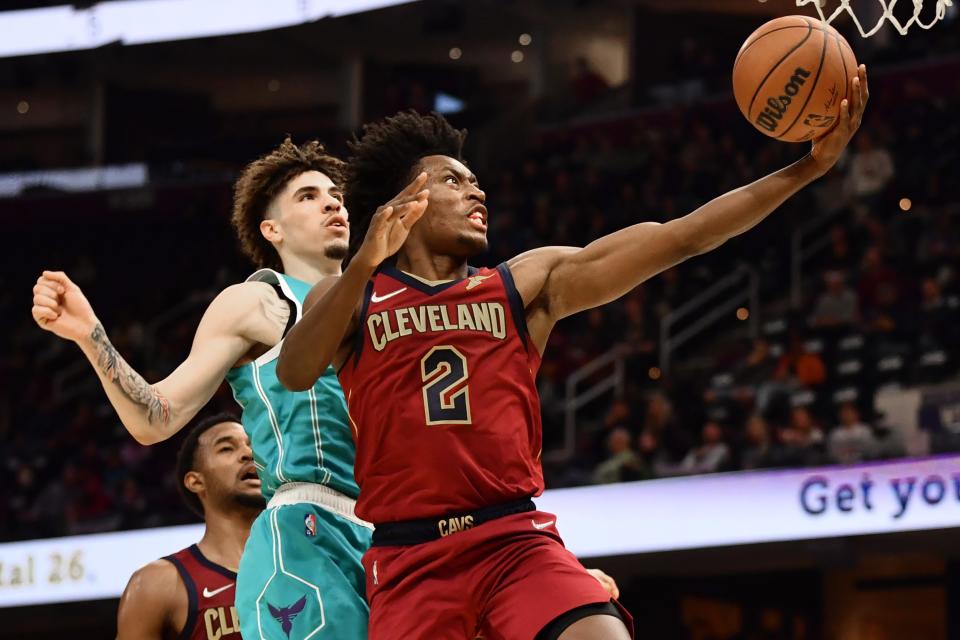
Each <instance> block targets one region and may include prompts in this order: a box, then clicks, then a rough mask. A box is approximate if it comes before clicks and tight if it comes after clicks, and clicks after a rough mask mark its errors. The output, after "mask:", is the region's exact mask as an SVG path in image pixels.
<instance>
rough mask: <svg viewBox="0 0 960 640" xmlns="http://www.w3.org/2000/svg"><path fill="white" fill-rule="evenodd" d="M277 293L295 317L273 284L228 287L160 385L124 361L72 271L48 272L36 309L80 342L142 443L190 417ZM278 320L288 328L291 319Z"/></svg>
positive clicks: (50, 327)
mask: <svg viewBox="0 0 960 640" xmlns="http://www.w3.org/2000/svg"><path fill="white" fill-rule="evenodd" d="M271 298H272V299H275V300H276V301H275V302H274V303H273V306H274V307H276V309H275V310H273V313H276V314H279V315H289V309H288V308H287V306H286V305H285V304H282V303H281V302H280V301H279V299H278V298H277V296H276V294H275V293H274V292H273V290H272V289H271V288H270V287H269V286H268V285H266V284H263V283H245V284H242V285H234V286H232V287H229V288H228V289H226V290H224V291H223V292H221V293H220V295H219V296H217V298H216V299H215V300H214V301H213V302H212V303H211V304H210V306H209V308H208V309H207V311H206V312H205V313H204V316H203V319H202V320H201V321H200V325H199V326H198V328H197V332H196V335H195V336H194V340H193V346H192V347H191V350H190V355H189V356H188V357H187V359H186V360H185V361H184V362H183V363H182V364H181V365H180V366H179V367H177V369H176V370H175V371H174V372H173V373H171V374H170V375H169V376H167V377H166V378H165V379H163V380H162V381H160V382H158V383H156V384H150V383H148V382H147V381H146V380H144V378H143V376H141V375H140V374H139V373H137V371H136V370H134V369H133V367H131V366H130V364H129V363H127V361H126V360H124V359H123V357H122V356H121V355H120V353H119V352H118V351H117V349H116V348H115V347H114V346H113V344H111V342H110V339H109V338H108V337H107V333H106V331H105V330H104V328H103V325H102V324H100V321H99V320H98V319H97V316H96V315H95V314H94V312H93V308H92V307H91V306H90V303H89V302H88V301H87V299H86V297H85V296H84V295H83V292H82V291H81V290H80V287H78V286H77V285H76V284H74V283H73V282H72V281H71V280H70V278H68V277H67V275H66V274H65V273H63V272H59V271H44V272H43V275H41V276H40V278H39V279H38V280H37V284H36V285H35V286H34V295H33V310H32V311H33V318H34V320H36V322H37V324H39V325H40V326H41V327H42V328H44V329H46V330H47V331H50V332H52V333H54V334H56V335H58V336H60V337H61V338H65V339H67V340H71V341H73V342H75V343H76V344H77V346H79V347H80V349H81V350H82V351H83V353H84V355H85V356H87V359H88V360H89V361H90V363H91V364H92V365H93V368H94V370H95V371H96V373H97V376H98V377H99V378H100V382H101V384H102V385H103V388H104V391H106V394H107V398H108V399H109V400H110V404H112V405H113V408H114V409H115V410H116V412H117V415H118V416H119V417H120V420H121V422H123V425H124V427H126V429H127V431H129V432H130V434H131V435H132V436H133V437H134V438H135V439H136V440H137V441H138V442H140V443H141V444H154V443H156V442H160V441H162V440H166V439H167V438H169V437H170V436H172V435H173V434H174V433H176V432H177V431H178V430H179V429H181V428H182V427H183V426H184V425H185V424H186V423H187V422H189V421H190V419H191V418H193V416H195V415H196V414H197V412H198V411H199V410H200V409H201V408H202V407H203V405H204V404H206V403H207V401H209V400H210V398H211V397H212V396H213V394H214V393H215V392H216V390H217V387H218V386H219V385H220V383H221V382H222V381H223V377H224V375H226V372H227V371H228V370H229V369H230V367H232V366H233V365H234V364H235V363H236V362H237V360H239V359H240V358H241V357H242V356H243V355H244V354H245V353H247V352H248V351H249V350H250V349H251V347H252V346H253V344H254V340H253V339H251V338H250V337H248V336H250V335H254V334H255V333H256V329H257V327H258V325H263V324H264V323H265V321H266V320H267V318H266V315H267V314H268V313H269V312H271V307H270V305H271V302H270V300H271ZM278 322H279V326H280V327H283V326H284V323H285V322H286V318H285V317H284V318H282V322H280V321H279V320H278ZM261 332H262V330H261ZM277 339H278V340H279V337H278V338H277Z"/></svg>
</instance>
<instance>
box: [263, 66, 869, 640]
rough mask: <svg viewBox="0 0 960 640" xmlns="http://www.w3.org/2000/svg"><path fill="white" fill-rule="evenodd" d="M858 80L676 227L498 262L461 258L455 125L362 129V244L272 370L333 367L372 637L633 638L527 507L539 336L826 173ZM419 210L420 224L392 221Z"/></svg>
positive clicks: (480, 226)
mask: <svg viewBox="0 0 960 640" xmlns="http://www.w3.org/2000/svg"><path fill="white" fill-rule="evenodd" d="M866 88H867V87H866V69H865V68H864V67H861V68H860V69H859V70H858V73H857V75H856V76H855V77H854V78H852V79H851V89H852V91H851V93H850V95H851V98H850V100H844V101H843V104H842V106H841V122H840V123H839V125H838V126H837V127H836V128H835V129H833V130H832V131H831V132H830V133H828V134H827V135H825V136H824V137H822V138H820V139H818V140H816V141H815V142H814V143H813V145H812V149H811V150H810V152H809V153H807V154H806V156H804V157H803V158H802V159H801V160H799V161H797V162H796V163H794V164H793V165H791V166H789V167H787V168H785V169H782V170H780V171H778V172H776V173H773V174H771V175H769V176H767V177H765V178H762V179H760V180H758V181H757V182H754V183H752V184H750V185H747V186H745V187H742V188H740V189H737V190H734V191H732V192H730V193H727V194H725V195H723V196H720V197H719V198H717V199H715V200H713V201H711V202H709V203H707V204H705V205H703V206H702V207H700V208H699V209H698V210H696V211H694V212H692V213H690V214H689V215H686V216H684V217H681V218H678V219H675V220H672V221H670V222H667V223H664V224H657V223H650V222H647V223H640V224H636V225H634V226H631V227H628V228H626V229H622V230H620V231H618V232H615V233H613V234H610V235H608V236H605V237H603V238H600V239H598V240H596V241H594V242H592V243H590V244H589V245H587V246H586V247H585V248H575V247H544V248H540V249H534V250H532V251H529V252H527V253H524V254H522V255H520V256H517V257H516V258H513V259H512V260H509V261H507V262H505V263H504V264H501V265H499V266H498V267H496V268H494V269H479V270H477V269H473V268H471V267H470V266H468V260H469V259H470V258H471V257H472V256H475V255H477V254H479V253H480V252H482V251H483V250H484V249H486V247H487V236H486V232H487V209H486V206H485V204H484V203H485V200H486V195H485V194H484V192H483V191H482V190H481V189H480V187H479V185H478V183H477V178H476V177H475V176H474V175H473V173H472V172H471V171H470V169H469V168H468V167H467V166H466V165H465V164H464V162H463V160H462V157H461V149H462V144H463V138H464V133H463V132H461V131H457V130H455V129H453V128H452V127H451V126H450V125H449V124H448V123H447V122H446V121H445V120H444V119H443V118H442V116H439V115H433V116H426V117H424V116H420V115H417V114H416V113H413V112H406V113H401V114H398V115H396V116H394V117H391V118H387V119H386V120H384V121H382V122H380V123H377V124H374V125H370V126H367V127H366V128H365V130H364V133H363V136H362V138H361V139H360V140H358V141H355V143H354V144H353V157H351V159H350V161H349V163H350V167H349V172H350V173H349V175H348V179H347V183H346V192H347V194H348V198H349V200H348V203H349V205H350V208H351V209H352V211H353V214H354V218H355V224H354V230H355V235H354V240H355V241H356V239H357V238H361V237H362V238H363V240H362V244H361V245H360V246H359V249H358V250H357V251H356V253H355V255H354V257H353V260H352V261H351V262H350V265H349V267H348V268H347V270H346V271H345V272H344V274H343V275H342V276H341V277H339V278H329V279H326V280H324V281H321V282H320V283H318V285H317V286H316V287H315V288H314V291H312V292H311V294H310V296H309V299H308V307H310V309H309V311H308V312H307V313H306V314H305V316H304V318H303V320H301V322H300V323H298V325H297V326H295V327H294V328H293V330H292V331H291V332H290V334H289V335H288V337H287V340H286V341H285V343H284V345H283V348H282V353H281V357H280V363H279V365H278V369H277V374H278V376H279V378H280V380H281V382H282V383H283V384H284V385H286V386H287V387H288V388H291V389H305V388H309V387H310V385H312V384H313V383H314V381H315V380H316V379H317V377H318V376H320V375H321V374H322V373H323V372H324V371H325V370H326V368H327V366H328V365H329V364H330V363H331V362H334V363H335V365H336V366H337V367H338V368H339V376H340V382H341V385H342V386H343V389H344V393H345V395H346V397H347V405H348V409H349V412H350V418H351V426H352V428H353V433H354V438H355V439H356V441H357V462H356V479H357V481H358V484H359V485H360V497H359V499H358V502H357V513H358V515H359V516H360V517H361V518H364V519H366V520H369V521H371V522H373V523H374V524H375V531H374V537H373V547H372V548H371V549H370V551H368V552H367V553H366V555H365V556H364V568H365V569H366V574H367V598H368V600H369V602H370V607H371V613H370V637H371V638H373V639H374V640H383V639H387V638H397V639H400V638H430V639H431V640H435V639H441V638H442V639H447V638H449V639H451V640H452V639H453V638H463V637H472V636H473V634H477V633H479V634H480V635H482V636H483V637H485V638H487V639H493V638H503V639H505V640H506V639H509V640H528V639H532V638H561V639H563V640H579V639H587V638H589V639H600V638H603V639H605V640H613V639H617V640H622V639H625V638H628V637H630V634H631V632H630V629H631V627H632V622H631V620H630V617H629V615H627V614H626V612H624V611H622V609H620V608H618V607H616V606H614V604H613V603H611V600H610V599H609V596H608V595H607V593H606V592H605V591H604V590H603V589H602V588H600V587H599V585H598V583H597V582H596V580H593V579H592V578H590V577H589V576H588V575H587V573H586V572H585V571H584V569H583V568H582V566H581V565H580V564H579V563H578V562H577V561H576V559H575V558H574V557H573V556H572V555H571V554H570V553H569V552H568V551H567V550H566V549H565V548H564V546H563V544H562V541H561V539H560V536H559V534H558V532H557V529H556V517H555V516H554V515H552V514H549V513H542V512H540V511H537V510H535V507H534V505H533V502H532V501H531V497H533V496H536V495H539V494H540V493H541V492H542V490H543V476H542V471H541V467H540V454H541V424H540V407H539V399H538V396H537V392H536V386H535V377H536V371H537V368H538V365H539V363H540V357H541V353H543V350H544V349H545V347H546V344H547V338H548V337H549V335H550V331H551V329H552V328H553V326H554V324H555V323H556V322H557V321H558V320H559V319H561V318H564V317H566V316H569V315H571V314H573V313H576V312H578V311H582V310H585V309H590V308H592V307H596V306H599V305H602V304H605V303H607V302H610V301H612V300H615V299H616V298H618V297H620V296H622V295H623V294H625V293H626V292H628V291H629V290H630V289H632V288H633V287H635V286H637V285H638V284H640V283H641V282H643V281H644V280H647V279H648V278H651V277H652V276H654V275H655V274H657V273H659V272H661V271H663V270H664V269H667V268H669V267H670V266H672V265H675V264H677V263H679V262H682V261H683V260H686V259H687V258H690V257H692V256H695V255H698V254H701V253H704V252H706V251H709V250H710V249H712V248H714V247H716V246H718V245H720V244H722V243H723V242H725V241H726V240H728V239H729V238H731V237H733V236H735V235H737V234H740V233H742V232H744V231H746V230H747V229H750V228H751V227H753V226H754V225H756V224H757V223H759V222H760V221H761V220H763V219H764V218H765V217H766V216H767V215H769V214H770V213H771V212H773V211H774V210H775V209H776V208H777V207H778V206H780V204H782V203H783V202H784V201H785V200H786V199H787V198H789V197H790V196H791V195H793V194H794V193H796V192H797V191H798V190H800V189H801V188H803V187H804V186H806V185H807V184H809V183H811V182H812V181H814V180H815V179H817V178H818V177H820V176H821V175H823V174H824V173H825V172H826V171H827V170H829V169H830V167H832V166H833V164H834V163H835V162H836V161H837V159H838V158H839V156H840V153H841V152H842V151H843V149H844V148H845V147H846V145H847V143H848V142H849V140H850V138H851V137H852V136H853V134H854V132H855V131H856V129H857V128H858V127H859V125H860V121H861V118H862V115H863V110H864V107H865V104H866V100H867V92H866ZM411 180H412V181H413V182H412V183H410V184H409V185H408V187H407V188H406V189H405V190H404V191H403V192H401V194H400V196H398V197H397V198H394V199H393V200H392V201H389V202H388V205H387V206H384V207H380V208H378V205H379V204H380V203H382V202H384V201H386V200H387V198H389V194H390V193H392V192H395V189H396V188H398V187H399V186H400V185H403V184H405V183H409V182H410V181H411ZM385 195H386V197H385ZM424 198H426V199H427V200H428V206H427V207H426V210H425V212H424V213H416V212H408V213H406V214H404V213H403V212H401V211H399V208H400V207H402V206H404V205H405V204H407V203H409V202H411V201H421V200H422V199H424ZM413 612H416V613H415V615H411V614H412V613H413Z"/></svg>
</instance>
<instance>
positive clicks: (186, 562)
mask: <svg viewBox="0 0 960 640" xmlns="http://www.w3.org/2000/svg"><path fill="white" fill-rule="evenodd" d="M164 560H169V561H170V562H172V563H173V565H174V566H175V567H176V568H177V571H178V572H179V573H180V579H181V580H183V584H184V586H186V588H187V602H188V608H187V622H186V623H185V624H184V625H183V630H182V631H181V632H180V635H179V636H177V637H178V639H179V640H230V639H231V638H232V639H234V640H240V617H239V616H238V615H237V608H236V607H235V606H234V596H235V595H236V591H237V574H236V573H234V572H233V571H230V570H229V569H226V568H224V567H221V566H220V565H218V564H214V563H213V562H210V561H209V560H207V558H206V557H204V555H203V554H202V553H201V552H200V549H199V548H198V547H197V545H195V544H194V545H190V546H189V547H187V548H186V549H183V550H181V551H178V552H176V553H174V554H173V555H169V556H166V557H165V558H164Z"/></svg>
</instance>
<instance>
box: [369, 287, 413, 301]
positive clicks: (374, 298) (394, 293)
mask: <svg viewBox="0 0 960 640" xmlns="http://www.w3.org/2000/svg"><path fill="white" fill-rule="evenodd" d="M406 290H407V288H406V287H404V288H403V289H397V290H396V291H391V292H390V293H388V294H386V295H382V296H378V295H377V292H376V291H374V292H373V295H371V296H370V302H383V301H384V300H389V299H390V298H392V297H393V296H398V295H400V294H401V293H403V292H404V291H406Z"/></svg>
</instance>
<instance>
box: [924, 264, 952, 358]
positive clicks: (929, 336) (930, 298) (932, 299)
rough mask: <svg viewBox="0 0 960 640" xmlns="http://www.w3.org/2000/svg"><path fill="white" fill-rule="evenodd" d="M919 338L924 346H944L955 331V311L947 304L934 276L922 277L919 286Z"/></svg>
mask: <svg viewBox="0 0 960 640" xmlns="http://www.w3.org/2000/svg"><path fill="white" fill-rule="evenodd" d="M920 295H921V302H920V340H921V344H922V346H924V347H927V348H929V347H936V346H940V347H943V346H946V345H947V344H948V342H950V341H951V339H950V336H951V334H955V333H956V326H957V318H956V316H957V312H956V310H951V309H950V308H949V307H948V306H947V302H946V300H945V299H944V297H943V295H942V294H941V292H940V283H939V282H937V280H936V279H935V278H924V280H923V283H922V284H921V286H920Z"/></svg>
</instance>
